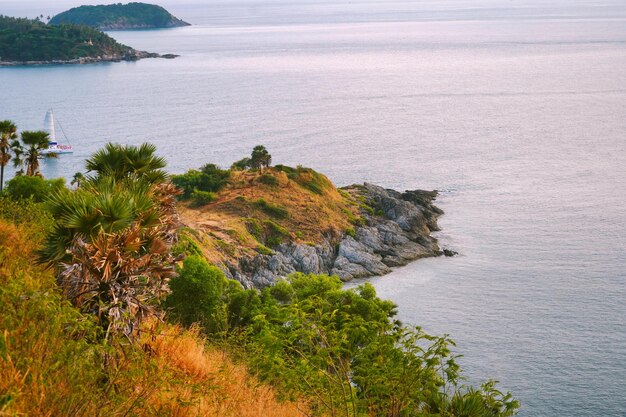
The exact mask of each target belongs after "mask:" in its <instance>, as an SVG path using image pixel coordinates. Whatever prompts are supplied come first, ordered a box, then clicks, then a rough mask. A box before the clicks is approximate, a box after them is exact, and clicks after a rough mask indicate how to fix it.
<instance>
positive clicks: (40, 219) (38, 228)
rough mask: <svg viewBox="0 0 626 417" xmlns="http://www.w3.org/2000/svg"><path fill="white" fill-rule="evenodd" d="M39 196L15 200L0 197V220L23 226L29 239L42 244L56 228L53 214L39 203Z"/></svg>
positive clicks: (3, 196) (5, 196) (4, 195)
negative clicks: (54, 227)
mask: <svg viewBox="0 0 626 417" xmlns="http://www.w3.org/2000/svg"><path fill="white" fill-rule="evenodd" d="M38 199H39V197H38V196H36V195H35V196H34V197H33V198H29V199H14V198H11V197H9V196H7V195H6V194H2V195H0V219H4V220H6V221H8V222H9V223H12V224H15V225H19V226H22V225H24V226H25V227H24V229H23V230H25V231H26V232H27V233H28V238H29V239H30V240H31V241H34V242H41V241H42V240H43V239H44V238H45V237H46V236H47V235H48V233H50V231H51V230H52V228H53V226H54V220H53V217H52V214H50V212H49V211H48V210H47V209H46V207H45V205H44V204H42V203H38V202H36V201H35V200H38Z"/></svg>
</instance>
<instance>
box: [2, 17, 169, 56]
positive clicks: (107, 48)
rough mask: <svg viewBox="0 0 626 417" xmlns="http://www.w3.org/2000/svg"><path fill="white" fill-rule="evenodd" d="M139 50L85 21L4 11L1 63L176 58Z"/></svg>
mask: <svg viewBox="0 0 626 417" xmlns="http://www.w3.org/2000/svg"><path fill="white" fill-rule="evenodd" d="M175 56H176V55H170V54H168V55H159V54H156V53H150V52H145V51H138V50H136V49H133V48H131V47H130V46H126V45H123V44H121V43H119V42H117V41H116V40H115V39H113V38H111V37H110V36H108V35H107V34H105V33H103V32H101V31H99V30H97V29H94V28H91V27H88V26H82V25H66V24H63V25H46V24H45V23H43V22H41V21H39V20H31V19H22V18H14V17H8V16H2V15H0V66H15V65H45V64H86V63H94V62H106V61H112V62H117V61H136V60H138V59H142V58H158V57H162V58H174V57H175Z"/></svg>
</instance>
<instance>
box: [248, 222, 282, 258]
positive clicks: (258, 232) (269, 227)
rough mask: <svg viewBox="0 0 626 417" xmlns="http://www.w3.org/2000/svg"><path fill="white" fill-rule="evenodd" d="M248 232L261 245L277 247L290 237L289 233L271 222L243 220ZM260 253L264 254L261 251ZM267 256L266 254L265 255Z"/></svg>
mask: <svg viewBox="0 0 626 417" xmlns="http://www.w3.org/2000/svg"><path fill="white" fill-rule="evenodd" d="M244 222H245V225H246V228H247V229H248V232H250V234H251V235H252V236H254V238H255V239H256V240H257V241H258V242H259V243H261V244H262V245H268V246H278V245H280V244H281V243H282V242H283V239H284V238H288V237H290V234H289V231H287V229H285V228H284V227H282V226H280V225H278V224H276V223H274V222H273V221H271V220H263V221H261V220H258V219H252V218H247V219H244ZM261 253H264V251H263V250H261ZM266 254H268V253H266Z"/></svg>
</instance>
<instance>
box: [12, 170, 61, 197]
mask: <svg viewBox="0 0 626 417" xmlns="http://www.w3.org/2000/svg"><path fill="white" fill-rule="evenodd" d="M64 188H65V180H63V178H55V179H53V180H45V179H43V178H41V177H29V176H25V175H19V176H17V177H14V178H13V179H11V180H10V181H9V182H8V183H7V186H6V189H5V190H4V192H5V194H6V195H7V196H9V197H11V198H13V199H18V198H25V199H28V198H32V199H33V201H35V202H42V201H45V200H47V199H48V198H49V197H50V196H51V195H52V194H54V193H58V192H60V191H61V190H62V189H64Z"/></svg>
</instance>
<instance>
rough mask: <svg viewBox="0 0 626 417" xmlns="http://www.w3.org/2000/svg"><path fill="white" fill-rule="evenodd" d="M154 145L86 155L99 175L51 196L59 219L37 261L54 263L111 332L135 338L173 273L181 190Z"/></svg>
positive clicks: (71, 293)
mask: <svg viewBox="0 0 626 417" xmlns="http://www.w3.org/2000/svg"><path fill="white" fill-rule="evenodd" d="M155 150H156V148H155V147H154V146H153V145H149V144H144V145H142V146H140V147H135V146H121V145H114V144H108V145H106V146H105V148H104V149H102V150H100V151H98V152H96V153H95V154H93V155H92V156H91V157H90V158H89V159H88V160H87V168H88V169H89V170H91V171H94V172H95V175H93V176H86V177H85V178H84V179H83V180H82V181H81V183H80V187H78V188H77V189H76V190H75V191H70V190H67V189H64V190H61V191H59V192H58V193H56V194H55V195H53V196H52V197H51V198H50V200H49V201H48V207H49V209H50V211H51V212H52V215H53V216H54V218H55V219H57V222H56V224H55V228H54V230H53V231H52V232H51V233H50V234H49V235H48V238H47V240H46V243H45V245H44V248H43V249H42V250H41V251H40V260H41V261H43V262H45V263H47V264H49V265H53V266H56V270H57V273H58V275H57V277H58V282H59V285H60V286H61V288H62V289H63V290H64V293H65V295H66V296H67V298H68V299H70V300H71V301H72V302H73V303H74V304H75V305H76V306H78V307H80V308H81V309H82V310H83V311H85V312H89V313H93V314H95V315H96V316H97V317H98V321H99V323H100V324H101V325H102V327H103V328H104V329H105V330H106V335H107V338H108V337H109V336H110V335H113V334H118V335H120V334H121V335H124V336H126V337H128V338H133V336H134V334H135V333H136V332H137V330H138V327H139V324H140V322H141V319H142V318H143V317H146V316H147V315H151V314H155V313H156V312H155V310H154V309H153V306H154V304H155V302H156V301H157V300H158V299H160V298H161V297H163V295H165V293H166V292H167V291H168V287H167V281H168V280H169V278H171V277H172V276H173V275H174V265H175V262H176V259H175V258H174V257H173V256H172V254H171V251H170V249H171V245H172V244H173V243H174V242H175V240H176V229H177V228H178V227H179V222H178V216H177V213H176V199H175V196H176V195H177V194H180V191H179V190H178V189H177V188H176V187H174V186H173V185H172V184H171V183H169V182H165V181H164V179H165V172H164V171H162V170H161V168H163V167H164V166H165V161H164V160H163V159H162V158H158V157H155V156H154V151H155ZM77 177H78V180H80V178H79V175H78V174H77V175H75V177H74V179H75V180H76V179H77ZM159 178H162V179H163V180H162V181H161V182H158V181H157V180H158V179H159Z"/></svg>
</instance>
